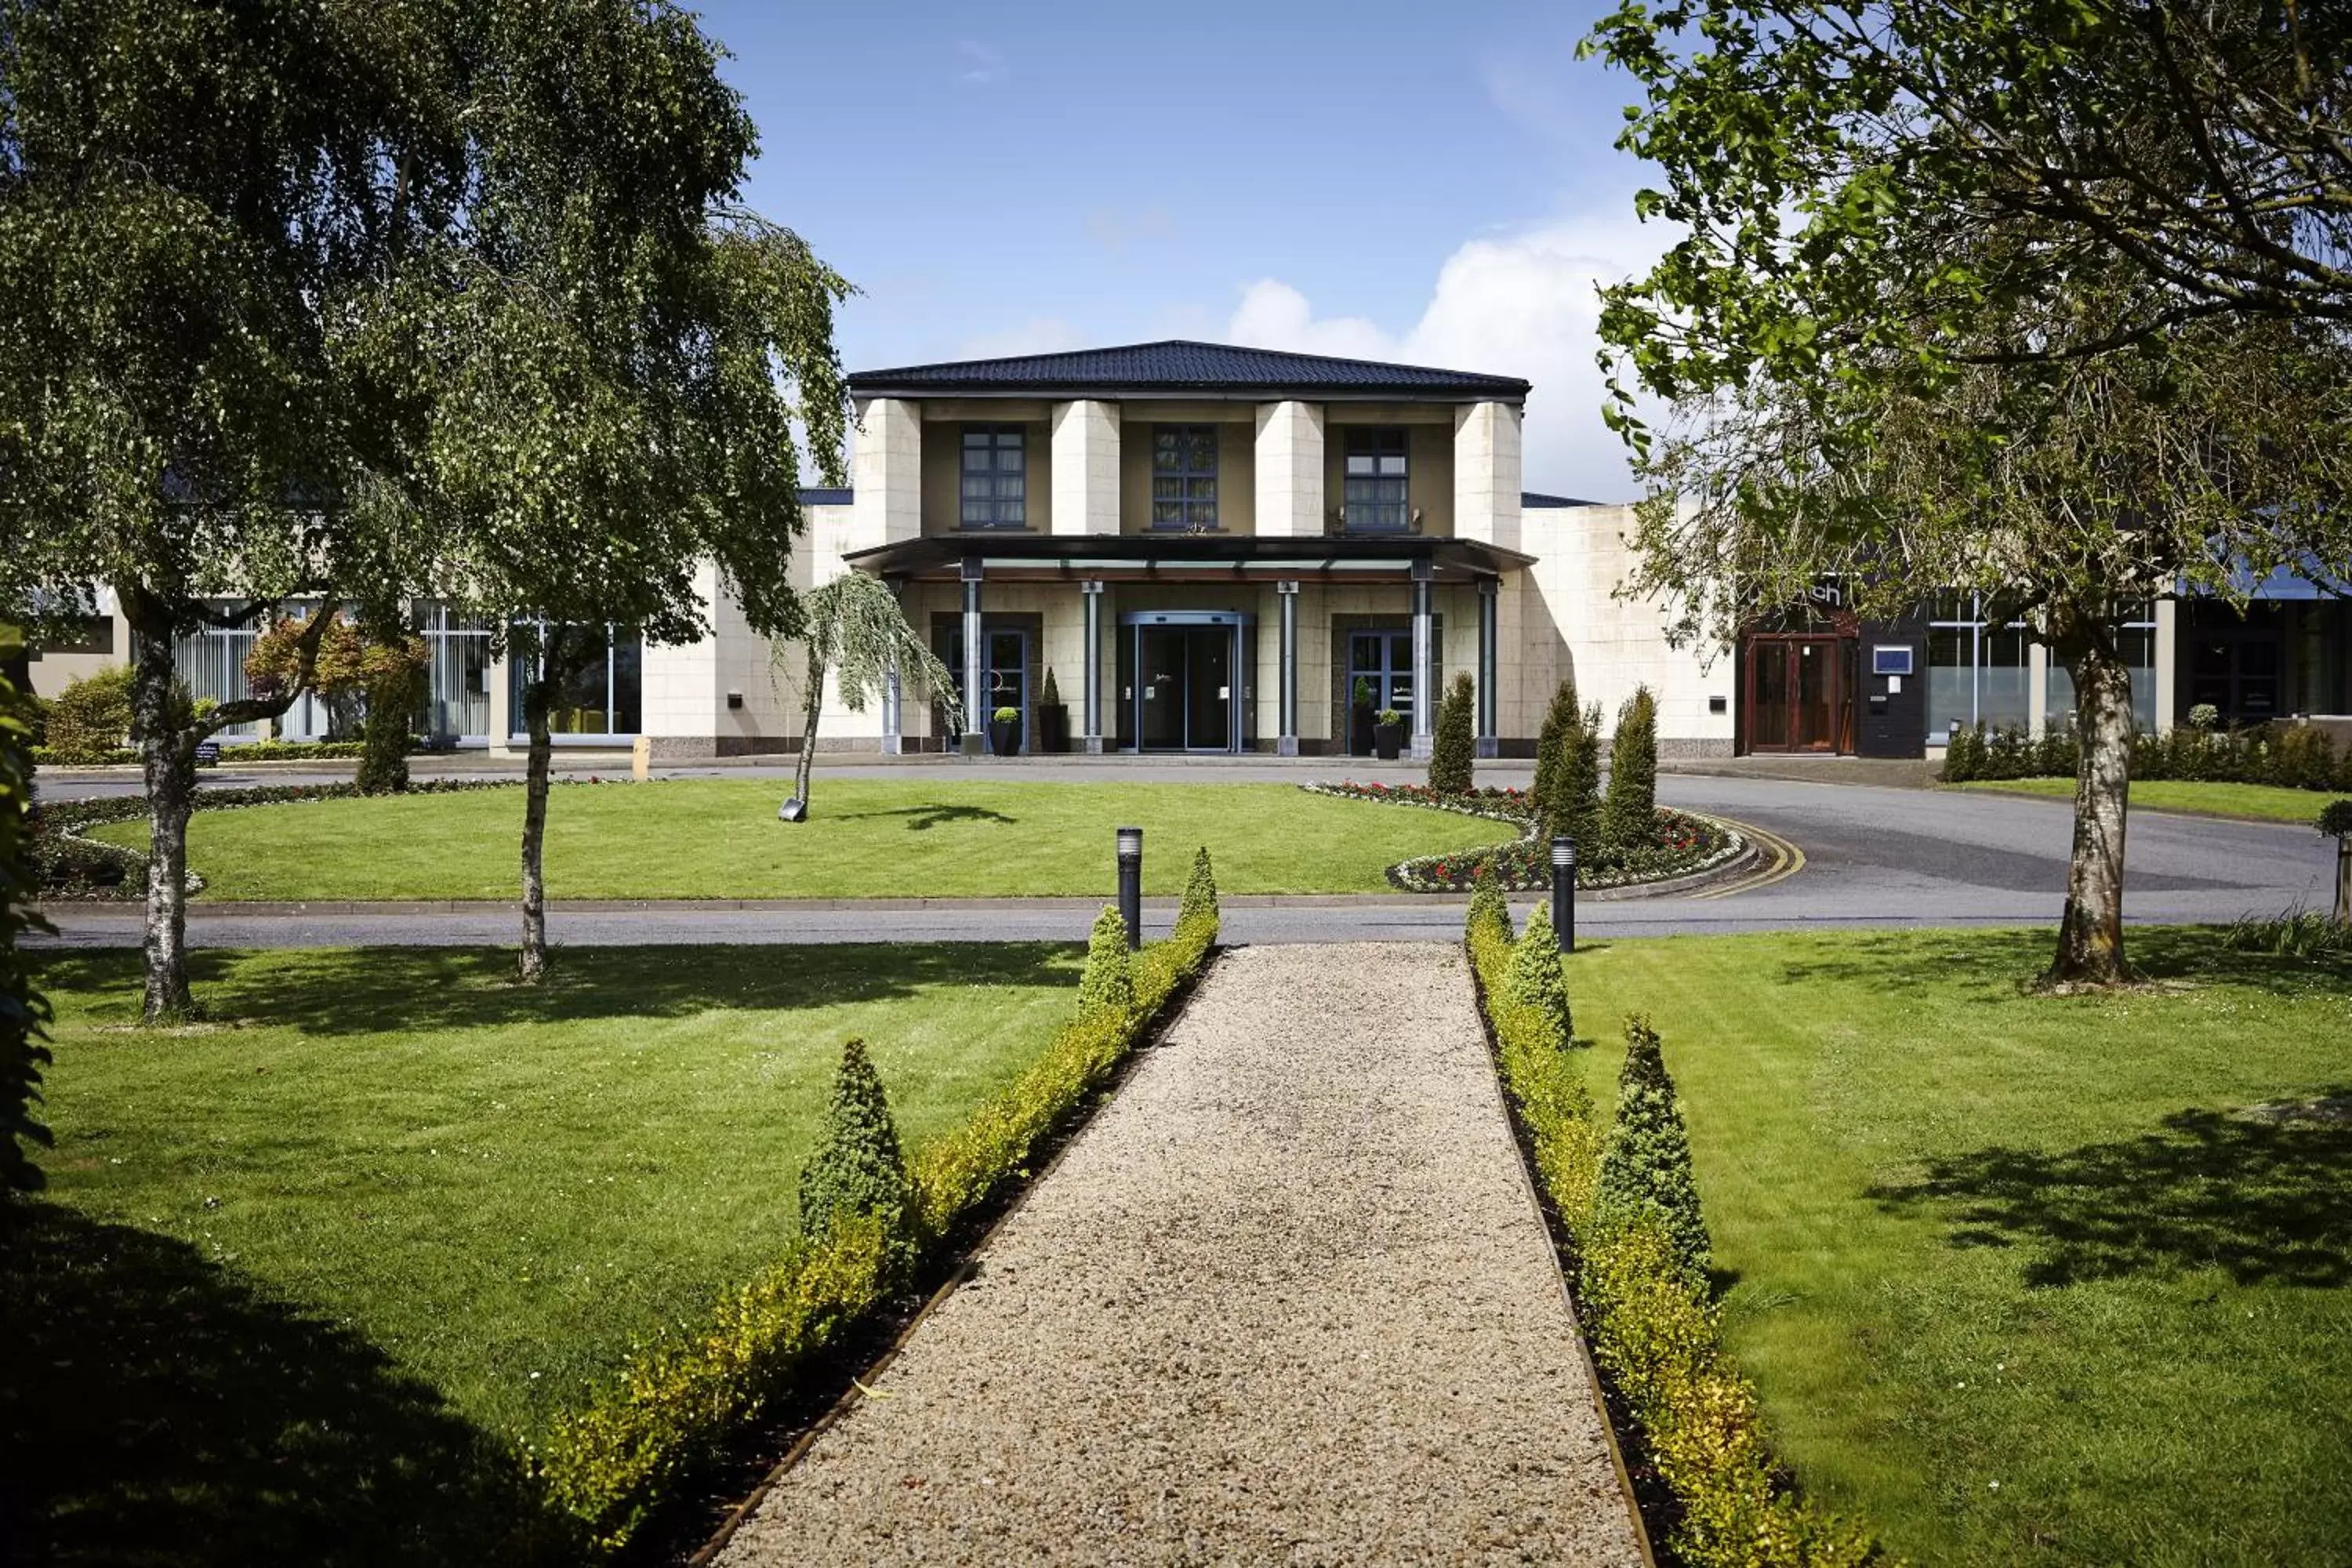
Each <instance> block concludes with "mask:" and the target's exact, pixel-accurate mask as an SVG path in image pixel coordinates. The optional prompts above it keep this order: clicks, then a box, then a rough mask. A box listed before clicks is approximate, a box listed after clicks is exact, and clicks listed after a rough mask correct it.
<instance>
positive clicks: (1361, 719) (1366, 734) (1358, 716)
mask: <svg viewBox="0 0 2352 1568" xmlns="http://www.w3.org/2000/svg"><path fill="white" fill-rule="evenodd" d="M1348 754H1349V756H1351V757H1369V756H1370V755H1371V754H1372V710H1371V709H1370V708H1351V709H1349V710H1348Z"/></svg>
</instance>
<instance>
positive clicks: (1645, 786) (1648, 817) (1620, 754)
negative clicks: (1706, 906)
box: [1579, 686, 1658, 844]
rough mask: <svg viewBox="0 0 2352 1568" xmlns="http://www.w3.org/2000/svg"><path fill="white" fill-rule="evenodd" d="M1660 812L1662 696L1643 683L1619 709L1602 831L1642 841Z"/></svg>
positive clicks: (1610, 837)
mask: <svg viewBox="0 0 2352 1568" xmlns="http://www.w3.org/2000/svg"><path fill="white" fill-rule="evenodd" d="M1657 815H1658V700H1657V699H1656V698H1654V697H1653V696H1651V695H1650V689H1649V688H1648V687H1646V686H1637V687H1635V688H1633V696H1631V697H1628V698H1627V699H1625V703H1624V706H1622V708H1620V709H1618V710H1617V733H1616V734H1615V736H1614V737H1612V739H1611V741H1610V742H1609V794H1608V796H1607V798H1606V799H1605V800H1603V801H1602V803H1601V839H1602V841H1603V842H1605V843H1609V844H1638V843H1640V842H1641V841H1642V839H1643V837H1644V835H1646V834H1647V833H1648V832H1649V830H1650V826H1651V824H1652V823H1654V822H1655V821H1656V820H1657ZM1579 842H1580V843H1581V842H1583V840H1581V839H1580V840H1579Z"/></svg>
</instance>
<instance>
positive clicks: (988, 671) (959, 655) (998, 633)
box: [933, 619, 1029, 756]
mask: <svg viewBox="0 0 2352 1568" xmlns="http://www.w3.org/2000/svg"><path fill="white" fill-rule="evenodd" d="M980 644H981V657H982V658H984V659H985V660H986V661H987V663H986V664H985V665H984V666H983V667H982V678H983V679H985V680H986V682H987V684H986V685H985V686H983V687H982V689H981V710H980V722H981V733H982V735H983V736H985V735H986V734H987V733H988V728H987V727H988V726H989V725H990V724H992V723H993V722H994V721H995V719H996V710H998V709H1000V708H1010V709H1012V710H1014V711H1015V712H1017V713H1019V714H1020V715H1021V739H1020V742H1019V750H1020V752H1022V754H1023V755H1024V756H1025V755H1027V754H1028V751H1029V634H1028V633H1027V632H1025V631H1022V630H1019V629H1017V628H1012V627H1004V626H988V625H986V624H985V623H982V628H981V634H980ZM933 651H934V652H936V653H937V654H938V655H939V656H940V662H941V663H943V664H945V665H946V666H947V667H948V675H949V678H950V679H951V680H953V681H954V683H955V692H956V697H955V699H954V700H955V701H956V703H957V709H956V711H955V712H954V713H953V714H951V715H948V714H943V717H946V718H950V719H952V721H953V722H954V725H955V726H956V727H958V729H959V732H960V731H961V724H962V722H963V713H962V706H961V704H962V695H961V694H962V692H963V691H964V689H965V688H964V682H963V631H962V628H961V626H958V625H956V624H955V623H954V622H953V621H951V620H945V619H943V620H942V622H941V625H940V631H939V633H938V635H937V637H934V639H933Z"/></svg>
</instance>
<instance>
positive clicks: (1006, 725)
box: [988, 708, 1021, 757]
mask: <svg viewBox="0 0 2352 1568" xmlns="http://www.w3.org/2000/svg"><path fill="white" fill-rule="evenodd" d="M988 747H989V750H991V751H992V752H995V753H996V754H997V755H998V756H1000V757H1017V756H1019V755H1020V754H1021V710H1020V709H1018V708H999V709H998V710H996V711H995V712H994V713H992V714H990V715H989V720H988Z"/></svg>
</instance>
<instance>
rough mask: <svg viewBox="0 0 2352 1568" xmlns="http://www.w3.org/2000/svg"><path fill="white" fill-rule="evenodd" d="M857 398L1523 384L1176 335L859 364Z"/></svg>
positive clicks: (1332, 392) (1430, 393) (1374, 390)
mask: <svg viewBox="0 0 2352 1568" xmlns="http://www.w3.org/2000/svg"><path fill="white" fill-rule="evenodd" d="M849 389H850V391H851V392H853V393H855V394H857V395H861V396H876V395H887V394H889V393H898V392H906V393H937V394H941V395H950V396H952V395H959V394H973V393H1025V394H1027V395H1031V396H1042V395H1051V394H1055V393H1128V392H1144V393H1150V392H1159V393H1171V394H1181V393H1187V392H1192V393H1250V394H1254V395H1264V394H1267V393H1279V392H1296V393H1301V394H1305V395H1310V396H1318V397H1332V396H1357V397H1398V396H1417V397H1457V398H1486V397H1502V398H1518V397H1525V396H1526V395H1528V384H1527V383H1526V382H1524V381H1521V380H1519V379H1518V378H1517V377H1516V376H1507V375H1476V374H1472V373H1471V372H1468V371H1462V370H1431V369H1427V368H1425V367H1423V366H1420V365H1410V364H1381V363H1377V362H1376V361H1372V360H1360V359H1328V358H1326V357H1324V356H1323V355H1321V354H1294V353H1279V352H1277V351H1276V350H1274V349H1251V348H1240V347H1236V346H1234V345H1233V344H1231V343H1196V342H1184V341H1182V340H1181V339H1171V340H1170V341H1169V342H1159V343H1131V344H1129V345H1128V346H1126V347H1124V348H1115V349H1083V350H1079V351H1076V352H1074V353H1057V354H1022V355H1020V356H1018V357H1016V358H1013V359H974V360H961V361H957V362H955V363H946V364H915V365H904V366H901V367H899V368H898V369H895V370H862V371H859V372H857V373H856V374H853V375H852V376H851V377H850V378H849Z"/></svg>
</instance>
